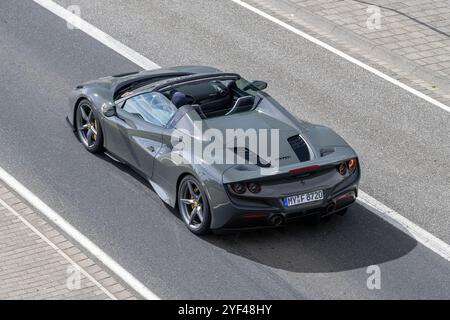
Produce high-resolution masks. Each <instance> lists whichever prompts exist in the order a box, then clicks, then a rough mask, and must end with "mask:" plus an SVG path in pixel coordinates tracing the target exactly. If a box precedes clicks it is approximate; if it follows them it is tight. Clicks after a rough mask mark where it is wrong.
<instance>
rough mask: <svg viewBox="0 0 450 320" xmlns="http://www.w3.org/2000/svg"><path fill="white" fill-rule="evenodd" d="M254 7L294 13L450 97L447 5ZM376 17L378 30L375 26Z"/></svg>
mask: <svg viewBox="0 0 450 320" xmlns="http://www.w3.org/2000/svg"><path fill="white" fill-rule="evenodd" d="M250 2H256V3H258V4H261V5H264V6H269V7H271V8H272V9H274V10H275V11H277V9H279V10H280V11H283V12H284V13H291V15H292V16H297V17H299V18H300V19H301V20H302V21H305V22H307V23H308V24H310V25H312V26H315V27H318V28H320V29H322V31H324V32H326V33H329V34H330V35H331V36H333V37H335V38H337V39H339V40H344V41H346V42H348V43H350V44H352V45H354V46H355V47H358V48H361V49H363V50H365V51H367V52H369V53H370V54H371V55H373V56H374V57H376V58H377V59H380V60H383V61H385V62H387V63H389V64H391V65H394V66H395V67H398V68H400V69H401V70H402V71H404V72H407V73H409V74H411V75H413V76H415V77H417V78H419V79H422V80H425V81H427V82H428V83H429V84H431V87H433V88H436V89H440V90H441V91H443V93H444V94H450V1H449V0H400V1H391V0H367V1H366V0H250ZM377 8H378V9H379V11H376V10H377ZM378 12H379V13H380V15H381V17H380V19H379V22H380V24H379V25H378V24H374V22H376V18H377V16H376V15H378ZM374 14H375V15H374Z"/></svg>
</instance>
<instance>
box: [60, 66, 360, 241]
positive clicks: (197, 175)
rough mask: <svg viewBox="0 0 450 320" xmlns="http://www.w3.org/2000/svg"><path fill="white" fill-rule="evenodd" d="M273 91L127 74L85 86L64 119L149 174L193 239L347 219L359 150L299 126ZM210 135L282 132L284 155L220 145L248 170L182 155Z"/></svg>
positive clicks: (206, 70)
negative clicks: (301, 221) (307, 220)
mask: <svg viewBox="0 0 450 320" xmlns="http://www.w3.org/2000/svg"><path fill="white" fill-rule="evenodd" d="M266 87H267V83H266V82H263V81H247V80H245V79H244V78H242V77H241V76H240V75H238V74H234V73H224V72H222V71H220V70H218V69H216V68H212V67H206V66H182V67H173V68H165V69H157V70H150V71H142V72H134V73H128V74H120V75H115V76H111V77H106V78H101V79H99V80H95V81H90V82H87V83H84V84H80V85H78V86H77V87H76V88H75V89H74V90H73V92H71V94H70V97H69V110H68V114H67V120H68V122H69V123H70V125H71V127H72V128H73V130H74V132H75V133H76V135H77V136H78V138H79V140H80V141H81V142H82V144H83V145H84V147H85V148H86V149H87V150H88V151H89V152H93V153H97V152H105V153H106V154H107V155H108V156H109V157H111V158H113V159H114V160H116V161H119V162H122V163H124V164H127V165H128V166H130V167H131V168H132V169H133V170H135V171H136V172H138V173H139V174H140V175H142V177H144V178H145V179H146V180H148V181H149V183H150V184H151V186H152V187H153V189H154V191H155V192H156V193H157V194H158V196H159V197H160V198H161V199H162V200H163V201H164V202H165V203H167V204H168V205H169V206H171V207H173V208H178V210H179V212H180V216H181V218H182V219H183V221H184V223H185V224H186V226H187V228H188V229H189V230H190V231H192V232H193V233H195V234H204V233H206V232H208V231H210V230H219V229H221V230H223V229H248V228H260V227H279V226H282V225H284V224H285V223H287V222H288V221H290V220H292V219H296V218H302V217H308V216H309V217H314V218H317V219H321V218H325V217H329V216H331V215H333V214H339V215H343V214H344V213H345V211H346V210H347V208H348V207H349V206H350V205H351V204H352V203H354V202H355V200H356V197H357V194H358V183H359V179H360V166H359V162H358V158H357V155H356V153H355V151H354V150H353V149H352V148H351V147H350V146H349V145H348V144H347V143H346V142H345V141H344V140H343V139H342V138H341V137H340V136H339V135H337V134H336V133H335V132H334V131H332V130H331V129H329V128H327V127H324V126H321V125H314V124H311V123H308V122H305V121H302V120H299V119H297V118H296V117H294V116H293V115H292V114H290V113H289V112H288V111H287V110H286V109H285V108H283V107H282V106H281V105H280V104H279V103H278V102H277V101H276V100H274V99H273V98H272V97H271V96H270V95H269V94H267V93H266V92H265V91H264V89H266ZM198 127H201V129H198ZM208 129H214V130H215V132H219V133H220V132H222V133H223V135H224V136H225V132H226V131H227V130H229V129H242V130H244V131H245V130H248V129H255V130H260V129H267V130H277V132H278V141H277V145H276V147H277V148H276V149H278V150H279V152H278V154H279V156H278V157H277V158H276V159H274V158H268V157H267V156H263V155H260V154H256V157H254V156H252V157H251V156H250V155H254V153H255V152H254V151H253V149H252V150H249V148H248V147H247V145H243V146H242V145H241V146H240V147H232V146H230V145H228V142H227V143H225V142H223V148H224V149H226V150H228V151H229V150H233V152H234V153H235V154H236V155H240V158H241V159H244V161H243V162H242V161H241V162H238V163H234V162H223V163H220V162H219V163H213V162H211V161H206V160H205V159H201V158H202V153H200V154H199V153H198V152H194V151H189V150H188V151H186V150H187V149H180V148H176V147H175V143H174V137H179V138H177V139H179V140H177V141H176V142H182V141H183V137H184V139H193V140H196V141H204V140H205V138H204V137H202V135H203V133H204V132H205V130H208ZM216 142H217V141H216ZM256 152H257V151H256ZM250 158H252V159H253V160H254V159H256V160H255V161H251V160H252V159H250ZM180 160H184V161H180ZM275 160H276V161H275ZM275 163H277V166H276V167H275V166H274V164H275ZM263 170H266V171H265V172H263Z"/></svg>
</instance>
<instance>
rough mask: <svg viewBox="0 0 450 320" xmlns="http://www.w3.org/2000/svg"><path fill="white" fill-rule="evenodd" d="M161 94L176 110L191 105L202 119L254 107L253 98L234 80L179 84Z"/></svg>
mask: <svg viewBox="0 0 450 320" xmlns="http://www.w3.org/2000/svg"><path fill="white" fill-rule="evenodd" d="M162 93H163V94H164V95H165V96H166V97H167V98H168V99H170V100H171V101H172V103H173V104H174V105H175V106H176V107H177V108H180V107H182V106H184V105H192V106H193V107H194V108H195V109H196V110H197V112H198V113H199V115H200V116H201V117H202V118H203V119H207V118H212V117H218V116H225V115H230V114H233V113H237V112H243V111H249V110H252V109H254V107H255V96H254V95H251V94H249V93H248V92H246V91H244V90H242V89H240V88H239V87H238V86H237V85H236V81H234V80H233V81H230V80H227V81H218V80H213V81H205V82H200V83H195V84H180V85H179V86H176V87H175V88H171V89H170V90H167V91H165V92H162Z"/></svg>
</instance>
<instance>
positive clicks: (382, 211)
mask: <svg viewBox="0 0 450 320" xmlns="http://www.w3.org/2000/svg"><path fill="white" fill-rule="evenodd" d="M34 1H35V2H36V3H38V4H40V5H43V3H45V4H46V5H45V6H44V5H43V6H44V7H45V8H47V9H49V8H50V9H49V10H50V11H51V12H54V11H55V12H58V13H60V14H57V15H58V16H59V17H61V18H62V19H64V20H66V21H68V22H70V23H72V20H73V19H75V18H74V17H72V16H75V15H74V14H72V13H71V12H69V11H67V10H66V9H64V8H63V7H61V6H59V5H58V4H56V3H54V2H53V1H51V0H34ZM231 1H233V2H235V3H237V4H239V5H241V6H243V7H245V8H247V9H249V10H251V11H253V12H255V13H257V14H259V15H261V16H263V17H265V18H267V19H269V20H271V21H273V22H275V23H277V24H279V25H281V26H283V27H285V28H286V29H288V30H290V31H292V32H294V33H296V34H298V35H300V36H302V37H304V38H306V39H308V40H310V41H312V42H314V43H316V44H318V45H320V46H322V47H324V48H325V49H327V50H329V51H331V52H334V53H336V54H338V55H339V56H341V57H343V58H345V59H347V60H349V61H351V62H353V63H355V64H357V65H359V66H361V67H363V68H365V69H367V70H369V71H371V72H373V73H375V74H376V75H379V76H380V77H382V78H384V79H386V80H388V81H390V82H392V83H394V84H396V85H398V86H400V87H402V88H404V89H406V90H408V91H410V92H411V93H414V94H416V95H417V96H419V97H421V98H423V99H425V100H427V101H429V102H431V103H433V104H435V105H437V106H438V107H440V108H442V109H444V110H446V111H450V108H449V107H447V106H445V105H443V104H442V103H440V102H438V101H436V100H434V99H432V98H430V97H428V96H426V95H425V94H423V93H421V92H419V91H417V90H415V89H413V88H410V87H408V86H406V85H405V84H403V83H401V82H399V81H397V80H395V79H393V78H391V77H389V76H387V75H385V74H383V73H382V72H380V71H378V70H376V69H374V68H372V67H370V66H368V65H366V64H364V63H362V62H360V61H359V60H357V59H354V58H352V57H350V56H348V55H347V54H345V53H343V52H341V51H339V50H337V49H335V48H333V47H331V46H329V45H328V44H326V43H324V42H322V41H320V40H318V39H315V38H314V37H312V36H310V35H308V34H306V33H304V32H302V31H300V30H298V29H296V28H294V27H292V26H290V25H288V24H286V23H284V22H282V21H281V20H278V19H276V18H274V17H272V16H270V15H268V14H267V13H265V12H263V11H261V10H258V9H256V8H254V7H252V6H250V5H248V4H247V3H245V2H242V1H240V0H231ZM53 10H54V11H53ZM76 17H77V18H78V19H80V20H81V18H79V17H78V16H76ZM83 25H84V26H85V28H84V29H82V30H83V31H84V32H86V33H87V34H89V32H90V28H91V27H92V28H93V30H94V32H100V33H102V34H105V33H104V32H103V31H100V30H98V29H97V28H96V27H94V26H91V25H90V24H89V23H87V22H84V23H83ZM105 35H106V34H105ZM107 36H108V37H109V38H110V39H113V38H112V37H111V36H109V35H107ZM113 40H114V41H113V42H111V43H110V44H111V46H109V47H110V48H111V49H112V50H114V51H117V52H118V53H121V52H120V51H119V50H120V48H121V47H122V46H123V45H120V46H119V47H118V48H117V50H116V48H115V46H114V44H115V43H119V44H120V42H119V41H117V40H115V39H113ZM127 48H128V47H127ZM128 50H129V51H128V54H129V55H131V56H132V57H131V59H130V60H131V61H133V62H135V61H138V62H135V63H136V64H137V65H138V66H141V67H143V68H144V67H145V65H143V64H140V62H139V59H138V58H137V57H142V56H141V55H140V54H139V53H137V52H135V51H133V50H132V49H130V48H128ZM144 59H145V61H147V63H148V62H150V64H151V65H153V66H158V65H157V64H156V63H154V62H152V61H150V60H148V59H147V58H144ZM0 169H1V168H0ZM2 171H4V170H0V178H1V172H2ZM5 182H6V181H5ZM22 187H23V186H22ZM23 188H24V187H23ZM16 192H18V191H17V190H16ZM28 192H29V191H28ZM30 193H31V192H30ZM359 194H360V199H359V200H358V201H359V203H361V204H362V205H364V206H365V207H366V208H368V209H369V211H371V212H373V213H374V214H376V215H377V216H380V217H381V218H383V219H384V220H385V221H387V222H388V223H390V224H392V225H393V226H395V227H396V228H398V229H399V230H401V231H403V232H404V231H405V230H408V231H409V232H412V233H411V236H412V237H414V239H415V240H416V241H418V242H420V243H421V244H422V245H424V246H426V247H427V248H429V249H431V250H432V251H433V252H436V253H438V254H439V255H440V256H442V257H443V258H445V259H446V260H448V261H450V260H449V257H450V248H449V245H448V244H447V243H445V242H444V241H442V240H440V239H438V238H437V237H435V236H433V235H432V234H430V233H429V232H427V231H426V230H424V229H422V228H421V227H419V226H418V225H416V224H414V223H413V222H412V221H410V220H408V219H406V218H405V217H403V216H401V215H400V214H398V213H397V212H395V211H394V210H392V209H390V208H388V207H387V206H385V205H384V204H382V203H381V202H379V201H377V200H375V199H374V198H372V197H370V196H369V195H367V194H366V193H364V192H363V191H360V192H359ZM33 197H34V198H35V199H37V200H39V199H38V198H37V197H36V196H34V195H33ZM26 200H28V199H26ZM39 201H40V202H41V203H42V204H43V202H42V201H41V200H39ZM44 205H45V204H44ZM45 206H46V205H45ZM46 207H47V206H46ZM49 209H50V208H49ZM50 210H51V209H50ZM55 214H56V213H55ZM61 219H62V218H61ZM72 228H73V227H72ZM77 232H78V231H77ZM78 233H79V232H78ZM80 235H81V234H80ZM97 249H98V248H97ZM98 250H100V249H98ZM103 254H104V253H103ZM108 258H109V257H108ZM109 259H111V258H109ZM111 260H112V259H111ZM124 271H125V270H124ZM135 280H136V279H135ZM136 281H137V280H136ZM147 290H148V289H147ZM155 297H156V296H155Z"/></svg>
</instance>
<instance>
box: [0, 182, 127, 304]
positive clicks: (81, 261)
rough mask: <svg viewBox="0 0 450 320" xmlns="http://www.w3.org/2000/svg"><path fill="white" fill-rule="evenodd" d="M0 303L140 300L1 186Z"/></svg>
mask: <svg viewBox="0 0 450 320" xmlns="http://www.w3.org/2000/svg"><path fill="white" fill-rule="evenodd" d="M0 299H33V300H34V299H77V300H84V299H96V300H97V299H101V300H103V299H136V296H135V294H134V293H132V291H131V290H129V289H127V288H126V287H125V286H124V285H122V284H121V283H119V282H118V281H117V280H116V279H115V278H114V276H112V275H111V274H110V273H109V271H108V270H106V268H105V267H103V266H102V265H101V264H99V263H97V262H96V261H95V260H93V259H91V258H90V257H88V255H87V254H86V253H84V252H83V250H82V249H81V248H79V247H78V246H77V245H76V244H73V243H72V242H71V241H70V240H69V239H68V238H67V237H66V236H65V235H64V234H62V233H61V232H60V231H59V230H58V229H57V228H56V227H55V226H52V225H51V224H50V223H48V221H46V220H45V219H44V218H43V217H42V216H41V215H40V214H39V213H38V212H35V211H34V210H33V209H32V208H31V207H30V206H28V205H27V204H26V203H25V202H24V201H23V200H22V199H20V198H19V197H18V196H17V195H15V194H14V193H13V192H11V190H9V189H8V187H6V186H5V184H4V183H3V182H2V181H1V180H0Z"/></svg>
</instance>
